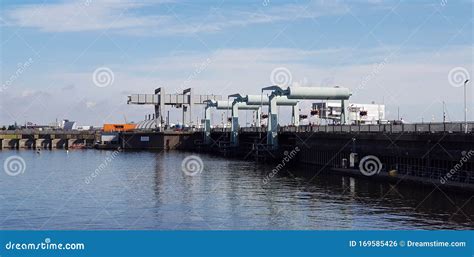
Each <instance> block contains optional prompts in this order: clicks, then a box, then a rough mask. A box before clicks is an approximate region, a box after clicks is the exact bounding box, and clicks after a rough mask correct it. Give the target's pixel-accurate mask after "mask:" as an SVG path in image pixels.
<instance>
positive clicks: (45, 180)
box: [0, 150, 474, 229]
mask: <svg viewBox="0 0 474 257" xmlns="http://www.w3.org/2000/svg"><path fill="white" fill-rule="evenodd" d="M12 154H16V155H19V156H22V158H24V159H25V161H26V163H27V170H26V172H25V173H24V174H22V176H20V177H15V178H11V177H6V176H4V175H3V174H2V176H1V177H0V178H1V180H0V188H2V189H3V190H2V194H1V196H2V202H5V204H2V206H1V207H0V218H1V219H0V226H1V228H2V229H472V228H474V225H473V222H472V220H473V219H474V216H473V215H474V210H473V204H472V202H470V198H469V197H470V196H469V195H461V194H452V193H448V192H442V191H440V190H437V189H434V188H432V187H422V186H419V185H396V184H390V183H373V182H370V181H367V180H364V179H359V178H351V177H346V176H341V175H338V174H332V173H328V172H325V173H321V174H319V175H318V176H314V174H315V173H316V172H317V171H318V170H319V169H317V168H315V167H290V168H289V169H288V170H285V171H281V172H279V173H278V174H277V175H276V176H275V177H273V178H271V179H270V180H269V182H268V183H266V184H265V183H263V179H264V178H265V176H266V175H267V174H268V173H269V172H270V171H271V170H272V169H273V168H274V167H273V166H272V165H263V164H255V163H252V162H247V161H241V160H228V159H223V158H220V157H215V156H209V155H202V154H200V155H199V156H200V157H201V158H202V160H203V163H204V170H203V172H202V173H201V174H199V175H198V176H187V175H186V174H185V173H183V172H182V171H181V161H182V160H183V159H184V158H185V157H186V156H188V155H189V153H180V152H161V153H152V152H124V153H120V154H119V155H118V156H116V157H115V158H114V160H113V161H112V162H110V163H109V164H107V165H106V167H105V168H104V169H103V170H101V172H100V174H99V175H98V176H97V177H95V178H94V180H93V181H91V183H90V184H85V183H84V177H86V176H88V175H90V174H91V172H94V170H96V168H97V167H98V166H99V165H100V164H101V163H103V160H104V158H106V157H107V156H108V155H107V152H106V151H91V150H85V151H71V152H70V153H69V154H65V153H64V152H62V151H44V152H43V153H42V154H41V155H35V154H32V152H31V151H19V152H15V151H4V152H0V157H1V159H2V160H3V159H4V158H6V157H8V156H9V155H12ZM85 160H87V161H85ZM3 200H5V201H3Z"/></svg>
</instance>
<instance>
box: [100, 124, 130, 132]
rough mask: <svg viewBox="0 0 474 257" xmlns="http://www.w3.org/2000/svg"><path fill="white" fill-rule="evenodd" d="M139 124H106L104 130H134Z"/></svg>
mask: <svg viewBox="0 0 474 257" xmlns="http://www.w3.org/2000/svg"><path fill="white" fill-rule="evenodd" d="M136 126H137V125H136V124H104V127H103V129H102V130H103V131H104V132H123V131H133V130H134V129H135V127H136Z"/></svg>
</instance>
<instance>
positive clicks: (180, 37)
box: [0, 0, 474, 125]
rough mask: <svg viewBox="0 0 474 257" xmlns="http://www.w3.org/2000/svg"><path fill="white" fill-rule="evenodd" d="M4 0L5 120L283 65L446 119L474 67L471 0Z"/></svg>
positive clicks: (225, 81) (0, 108)
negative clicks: (444, 111)
mask: <svg viewBox="0 0 474 257" xmlns="http://www.w3.org/2000/svg"><path fill="white" fill-rule="evenodd" d="M0 3H1V4H0V5H1V8H0V29H1V32H0V33H1V34H0V39H1V40H0V43H1V46H0V55H1V58H0V61H1V62H0V65H1V83H2V84H1V87H0V124H11V123H13V122H15V121H17V122H18V123H24V122H25V121H32V122H34V123H38V124H44V123H48V122H51V121H53V120H55V119H56V118H58V119H63V118H69V119H72V120H76V121H78V122H79V123H80V124H84V125H86V124H93V125H101V124H102V123H104V122H123V121H124V120H127V121H139V120H141V119H143V116H144V114H146V113H151V112H152V108H151V107H149V106H148V107H147V106H132V105H127V104H126V99H127V95H128V94H131V93H152V92H153V90H154V88H156V87H158V86H165V87H166V89H167V91H168V92H178V91H181V90H182V89H183V88H185V87H193V88H195V91H196V92H197V93H214V94H222V95H228V94H232V93H236V92H242V93H245V94H247V93H248V94H258V93H259V92H260V89H261V88H262V87H265V86H268V85H270V84H271V82H272V71H275V70H277V71H283V72H284V73H283V74H280V75H282V77H283V78H284V80H283V82H282V83H285V84H287V85H290V86H328V87H332V86H336V85H338V86H342V87H348V88H350V89H351V90H352V92H353V97H352V99H351V101H352V102H358V103H365V102H372V101H375V102H378V103H382V102H383V103H385V104H386V106H387V114H388V118H389V119H395V118H396V117H397V109H398V107H399V108H400V114H401V116H402V117H403V118H404V119H405V120H408V121H421V119H424V120H425V121H431V120H433V119H434V120H441V119H442V102H443V101H444V102H445V103H446V106H447V115H448V119H449V120H462V119H463V110H462V108H463V88H462V84H463V81H464V80H465V79H466V78H468V77H469V76H470V75H472V74H474V65H473V63H474V62H473V55H474V47H473V42H474V35H473V12H474V11H473V10H474V9H473V8H474V7H473V1H472V0H458V1H454V0H432V1H382V0H367V1H363V0H353V1H329V0H328V1H275V0H258V1H233V2H230V1H191V0H189V1H179V0H176V1H173V0H170V1H166V0H163V1H159V0H157V1H127V0H123V1H119V0H106V1H98V0H82V1H5V0H0ZM273 74H275V72H273ZM280 78H281V77H280ZM468 87H469V90H468V102H470V105H469V112H470V113H469V117H470V119H471V120H473V119H474V115H473V113H474V110H473V105H474V104H473V102H474V93H473V92H474V90H473V89H472V88H473V87H474V85H473V84H469V85H468ZM307 106H309V103H306V104H303V112H305V111H307V110H305V108H307ZM174 113H176V112H175V111H173V114H174ZM200 115H202V114H201V112H200V111H199V112H198V111H196V112H195V119H197V118H199V116H200ZM177 117H178V116H177V115H174V116H173V117H172V121H173V120H175V119H177Z"/></svg>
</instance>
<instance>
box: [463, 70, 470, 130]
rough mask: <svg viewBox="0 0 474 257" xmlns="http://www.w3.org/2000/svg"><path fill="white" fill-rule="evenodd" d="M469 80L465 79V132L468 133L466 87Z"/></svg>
mask: <svg viewBox="0 0 474 257" xmlns="http://www.w3.org/2000/svg"><path fill="white" fill-rule="evenodd" d="M468 82H469V79H466V81H464V132H465V133H467V104H466V102H467V98H466V87H467V83H468Z"/></svg>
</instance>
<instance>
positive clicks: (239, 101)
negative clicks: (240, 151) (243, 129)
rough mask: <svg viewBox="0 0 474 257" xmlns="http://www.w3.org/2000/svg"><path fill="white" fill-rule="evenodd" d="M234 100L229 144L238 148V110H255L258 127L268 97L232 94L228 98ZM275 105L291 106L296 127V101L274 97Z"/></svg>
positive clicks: (297, 118) (297, 115) (284, 97)
mask: <svg viewBox="0 0 474 257" xmlns="http://www.w3.org/2000/svg"><path fill="white" fill-rule="evenodd" d="M230 97H232V98H234V101H233V102H232V123H231V137H230V143H231V145H232V146H238V144H239V140H238V137H239V116H238V110H239V109H244V108H245V109H247V110H256V112H257V113H256V121H255V124H256V126H257V127H260V118H261V114H262V107H263V106H268V105H269V97H268V96H266V95H263V94H262V95H246V96H242V95H241V94H232V95H229V98H230ZM276 105H281V106H291V107H292V110H293V111H292V119H291V120H292V125H295V126H298V124H299V109H298V101H297V100H290V99H288V98H287V97H286V96H281V97H276Z"/></svg>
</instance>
